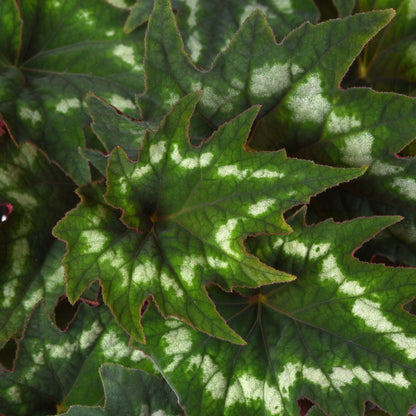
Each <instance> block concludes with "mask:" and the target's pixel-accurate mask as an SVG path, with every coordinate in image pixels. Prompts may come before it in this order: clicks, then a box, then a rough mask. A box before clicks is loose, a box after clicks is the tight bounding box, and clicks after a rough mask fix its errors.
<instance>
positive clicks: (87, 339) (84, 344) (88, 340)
mask: <svg viewBox="0 0 416 416" xmlns="http://www.w3.org/2000/svg"><path fill="white" fill-rule="evenodd" d="M103 329H104V328H103V326H102V325H101V323H100V322H99V321H94V322H93V324H92V325H91V328H90V329H88V330H84V331H83V332H82V334H81V336H80V339H79V345H80V347H81V349H82V350H85V349H87V348H89V347H91V345H93V344H94V342H95V341H96V339H97V338H98V337H99V336H100V334H101V332H102V331H103Z"/></svg>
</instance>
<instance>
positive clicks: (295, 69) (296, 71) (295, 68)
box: [290, 64, 304, 76]
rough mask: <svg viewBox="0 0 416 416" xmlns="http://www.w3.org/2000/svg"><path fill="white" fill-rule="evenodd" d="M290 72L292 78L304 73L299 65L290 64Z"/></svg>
mask: <svg viewBox="0 0 416 416" xmlns="http://www.w3.org/2000/svg"><path fill="white" fill-rule="evenodd" d="M290 72H291V73H292V76H296V75H299V74H302V73H303V72H304V71H303V68H301V67H300V66H299V65H296V64H292V65H291V66H290Z"/></svg>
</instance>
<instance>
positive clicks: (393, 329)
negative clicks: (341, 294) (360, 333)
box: [352, 299, 416, 360]
mask: <svg viewBox="0 0 416 416" xmlns="http://www.w3.org/2000/svg"><path fill="white" fill-rule="evenodd" d="M352 313H353V314H354V315H355V316H357V317H359V318H361V319H362V320H363V321H364V323H365V325H366V326H368V327H370V328H372V329H374V330H375V331H376V332H378V333H381V334H384V335H385V337H386V338H387V339H390V340H391V341H393V343H394V344H396V347H397V348H399V349H400V350H404V352H405V354H406V355H407V356H408V357H409V358H410V359H412V360H414V359H415V358H416V337H408V336H407V335H405V334H403V329H402V328H400V327H399V326H396V325H394V324H393V323H392V322H390V321H389V320H388V319H387V318H386V317H385V316H384V315H383V313H382V306H381V305H380V303H377V302H373V301H371V300H369V299H357V300H356V301H355V303H354V306H353V308H352Z"/></svg>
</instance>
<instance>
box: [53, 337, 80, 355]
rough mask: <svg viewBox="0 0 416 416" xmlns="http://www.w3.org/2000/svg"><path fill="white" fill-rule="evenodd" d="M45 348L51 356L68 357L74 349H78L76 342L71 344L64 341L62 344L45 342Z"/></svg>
mask: <svg viewBox="0 0 416 416" xmlns="http://www.w3.org/2000/svg"><path fill="white" fill-rule="evenodd" d="M46 349H47V351H48V353H49V355H50V357H52V358H65V359H69V358H70V357H71V356H72V354H73V353H74V352H75V351H78V350H79V347H78V343H76V342H75V343H73V344H71V343H70V342H69V341H65V342H64V343H63V344H62V345H57V344H46Z"/></svg>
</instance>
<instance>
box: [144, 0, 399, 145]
mask: <svg viewBox="0 0 416 416" xmlns="http://www.w3.org/2000/svg"><path fill="white" fill-rule="evenodd" d="M391 18H392V11H391V10H390V11H389V10H387V11H386V10H383V11H377V12H373V13H367V14H358V15H355V16H352V17H349V18H346V19H342V20H333V21H329V22H324V23H321V24H319V25H316V26H313V25H311V24H310V23H305V24H304V25H302V26H300V27H299V28H297V29H295V30H294V31H292V32H291V33H290V34H289V35H288V36H287V37H286V38H285V39H284V40H283V42H282V43H280V44H276V41H275V38H274V34H273V32H272V30H271V28H270V26H269V25H268V23H267V22H266V19H265V16H264V15H263V14H262V13H261V12H260V11H255V12H253V13H252V14H251V15H250V16H249V18H248V19H247V20H246V21H245V22H244V24H243V25H242V26H241V28H240V29H239V30H238V32H237V33H236V34H235V36H234V37H233V39H232V41H231V42H230V44H229V45H228V47H227V49H225V50H224V51H223V52H221V53H220V54H219V55H218V56H217V57H216V59H215V62H214V64H213V67H212V69H210V70H208V71H205V70H200V69H198V68H197V67H195V65H194V64H193V63H192V62H191V60H190V58H189V56H188V55H187V54H186V53H185V51H184V48H183V43H182V38H181V36H180V34H179V32H178V29H177V27H176V23H175V17H174V15H173V12H172V10H171V8H170V4H169V1H168V0H156V1H155V7H154V10H153V13H152V16H151V18H150V21H149V24H148V32H147V35H146V55H145V60H144V69H145V84H146V89H145V93H144V94H141V95H139V96H138V97H137V101H138V103H139V105H140V108H141V110H142V115H143V118H144V119H145V120H147V121H153V122H154V123H155V126H156V125H157V124H158V123H159V122H160V119H161V117H162V116H163V115H164V114H165V113H166V112H167V111H168V110H169V109H170V107H171V106H172V104H174V103H175V102H176V101H177V100H178V99H179V98H181V97H183V96H184V95H186V94H187V93H189V92H192V91H195V90H199V89H202V90H203V92H204V93H203V96H202V99H201V101H200V103H199V105H198V107H197V115H198V121H199V123H198V124H197V120H195V123H194V124H195V125H197V126H198V129H196V132H195V136H196V138H198V137H201V136H203V135H204V133H205V132H206V131H207V130H206V129H212V128H213V127H214V126H219V125H220V124H222V123H223V122H225V121H227V120H229V119H231V118H232V117H234V116H236V115H237V114H239V113H240V112H242V111H244V110H246V109H247V108H248V107H250V106H251V105H253V104H261V105H262V109H261V113H260V114H261V115H264V114H266V113H267V112H268V111H270V110H271V109H273V108H274V107H275V106H276V105H277V104H278V103H279V102H280V101H281V100H282V99H283V98H284V97H285V96H286V95H287V93H288V92H291V91H293V90H294V89H295V88H294V86H295V85H299V86H300V87H301V89H302V88H303V89H305V87H302V85H303V84H305V83H307V81H308V80H312V81H311V82H313V83H314V85H315V84H316V87H315V88H314V89H313V94H316V95H317V96H316V98H315V100H314V101H313V102H310V105H308V104H309V102H308V101H307V100H305V101H304V103H305V104H304V106H303V107H302V106H300V108H306V107H307V108H309V109H310V110H309V113H308V114H309V115H310V116H312V113H313V116H314V117H315V115H316V118H317V120H316V121H318V120H320V118H322V117H324V115H325V113H326V112H327V111H328V110H329V104H328V105H325V103H326V101H325V97H321V95H320V94H322V93H323V92H324V91H321V83H325V85H327V86H328V87H331V88H335V89H337V88H338V85H339V82H340V80H341V78H342V76H343V74H344V73H345V72H346V70H347V69H348V67H349V66H350V63H351V61H352V60H353V59H354V58H355V57H356V55H357V54H358V53H359V52H360V50H361V48H362V45H363V43H365V42H367V41H368V40H369V39H370V38H371V37H372V36H374V34H375V33H377V31H378V30H380V29H381V28H382V27H383V26H384V25H385V24H387V23H388V21H389V20H390V19H391ZM346 34H347V35H346ZM311 45H313V47H311ZM325 92H326V91H325ZM312 110H314V111H312ZM305 111H306V110H305ZM201 124H202V125H203V126H205V130H201V126H200V125H201ZM277 134H278V133H277Z"/></svg>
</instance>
